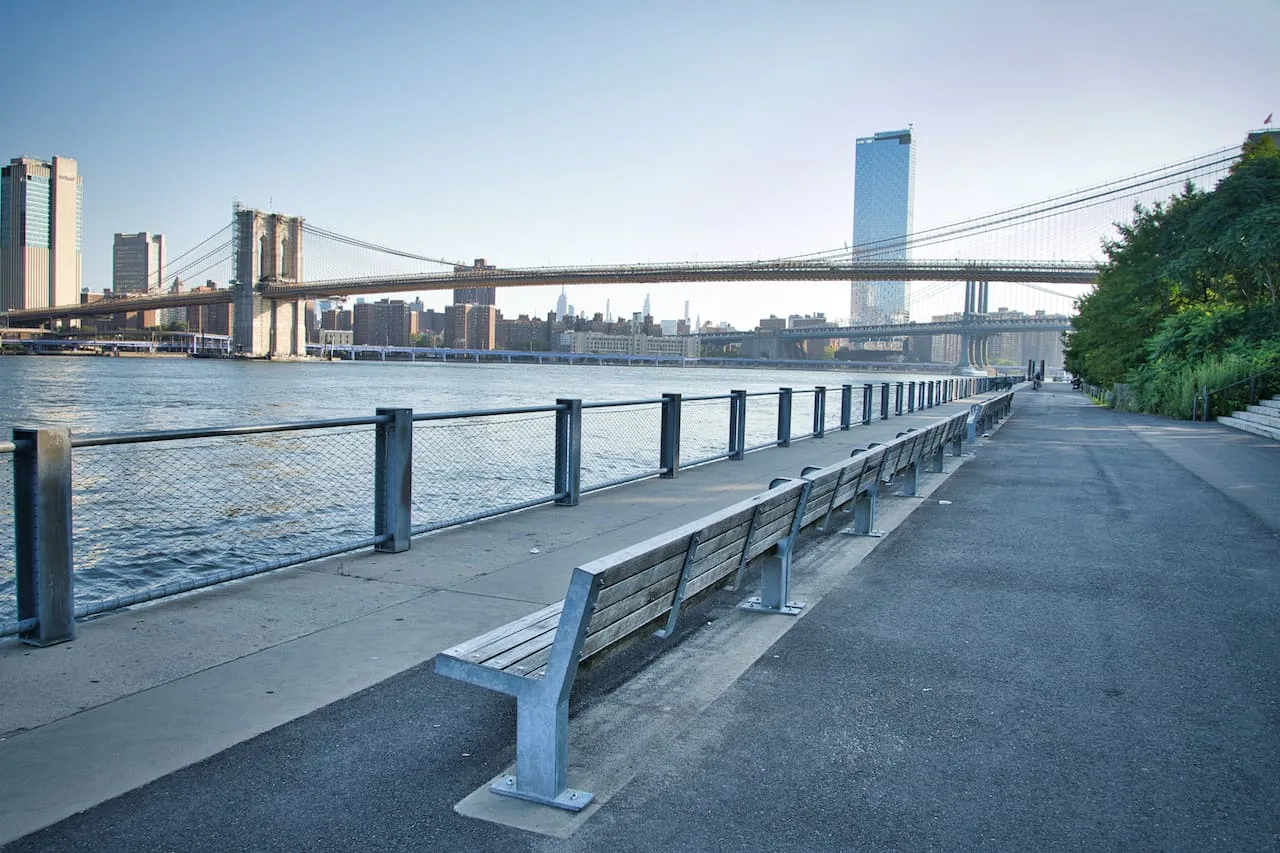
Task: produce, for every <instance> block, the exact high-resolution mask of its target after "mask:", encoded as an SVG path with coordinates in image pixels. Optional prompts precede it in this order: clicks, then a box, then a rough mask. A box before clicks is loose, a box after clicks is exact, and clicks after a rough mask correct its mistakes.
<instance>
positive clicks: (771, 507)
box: [520, 480, 809, 684]
mask: <svg viewBox="0 0 1280 853" xmlns="http://www.w3.org/2000/svg"><path fill="white" fill-rule="evenodd" d="M808 490H809V484H808V483H807V482H805V481H804V480H785V481H783V482H782V483H780V484H779V485H777V486H775V487H773V488H770V489H769V490H768V491H765V492H761V493H760V494H758V495H755V496H753V497H750V498H748V499H746V500H744V501H741V502H739V503H736V504H733V505H732V506H729V507H726V508H725V509H722V510H719V511H718V512H714V513H711V514H709V515H706V516H703V517H702V518H699V519H697V520H695V521H691V522H689V523H688V524H684V525H681V526H680V527H677V528H675V529H673V530H669V531H667V532H666V533H661V534H659V535H657V536H654V537H651V538H649V539H646V540H644V541H643V542H639V543H637V544H635V545H631V546H629V547H627V548H623V549H622V550H620V551H615V552H614V553H612V554H608V555H606V556H604V557H600V558H598V559H595V560H592V561H591V562H589V563H585V564H584V565H582V566H579V567H578V568H576V569H574V570H573V576H572V578H571V579H570V581H569V593H568V595H566V596H565V601H564V605H563V610H562V612H560V613H559V618H558V620H557V622H558V626H557V628H556V637H555V643H554V645H552V646H547V645H546V644H545V643H543V644H542V647H540V648H538V649H537V650H536V651H533V653H532V654H530V655H527V656H525V657H523V658H522V659H521V661H520V663H521V670H522V672H523V673H524V674H525V675H530V676H535V677H536V676H543V675H545V676H546V677H547V678H548V679H551V680H553V681H556V682H557V683H562V684H567V683H569V682H571V681H572V679H571V678H566V674H567V673H569V672H571V671H572V669H573V668H575V667H576V666H577V664H578V662H579V661H583V660H586V659H588V658H590V657H591V656H593V655H596V654H598V653H600V652H602V651H604V650H606V649H608V648H609V647H611V646H614V645H616V644H618V643H620V642H622V641H623V640H626V639H628V638H629V637H631V636H632V635H634V634H636V633H638V632H640V631H641V630H643V629H644V628H645V627H646V626H647V625H649V624H650V623H651V622H653V621H654V620H656V619H660V618H662V617H663V616H665V615H667V614H669V613H670V611H671V610H672V608H673V607H678V606H679V605H680V604H681V603H683V602H684V601H686V600H687V599H689V598H690V597H692V596H694V595H696V594H697V593H699V592H701V591H703V590H705V589H707V588H708V587H711V586H713V585H715V584H717V583H719V582H720V581H722V580H724V579H725V578H727V577H728V576H729V575H731V574H733V573H735V572H737V571H738V570H739V568H740V567H741V566H743V565H745V563H746V562H747V561H749V560H751V559H752V558H754V557H757V556H759V555H760V554H763V553H764V552H765V551H767V550H769V549H770V548H772V547H774V546H777V545H780V544H782V543H783V541H784V540H789V539H790V537H792V536H793V535H794V534H795V532H796V531H797V530H798V529H799V526H798V525H797V524H796V520H797V514H798V513H801V512H802V511H803V507H804V498H805V496H806V495H807V494H808ZM575 649H576V650H577V653H576V655H575V654H574V650H575Z"/></svg>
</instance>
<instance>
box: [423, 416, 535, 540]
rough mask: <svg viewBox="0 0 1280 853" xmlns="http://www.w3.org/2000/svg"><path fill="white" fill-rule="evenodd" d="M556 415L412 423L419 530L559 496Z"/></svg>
mask: <svg viewBox="0 0 1280 853" xmlns="http://www.w3.org/2000/svg"><path fill="white" fill-rule="evenodd" d="M555 461H556V416H555V412H532V413H524V414H518V415H485V416H481V417H470V418H449V419H447V420H425V421H419V422H416V423H415V424H414V426H413V508H412V513H413V516H412V518H413V531H414V532H415V533H421V532H423V531H426V530H434V529H437V528H439V527H444V526H447V525H448V524H450V523H455V524H456V523H458V522H459V521H460V520H464V519H472V518H475V517H477V516H482V515H494V514H497V513H499V512H503V511H504V510H509V509H513V508H516V507H519V506H527V505H528V504H529V503H530V502H534V501H538V500H548V501H549V500H552V499H553V498H554V497H555Z"/></svg>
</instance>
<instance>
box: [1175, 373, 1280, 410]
mask: <svg viewBox="0 0 1280 853" xmlns="http://www.w3.org/2000/svg"><path fill="white" fill-rule="evenodd" d="M1278 370H1280V364H1276V365H1272V366H1271V367H1268V368H1267V369H1266V370H1263V371H1260V372H1258V373H1255V374H1253V375H1252V376H1246V377H1245V378H1244V379H1241V380H1238V381H1236V382H1232V383H1231V384H1230V385H1223V386H1222V387H1221V388H1215V389H1213V390H1212V391H1210V390H1209V389H1208V388H1202V389H1201V391H1200V395H1199V396H1198V397H1196V398H1195V399H1193V400H1192V401H1191V420H1193V421H1195V420H1203V421H1208V420H1209V399H1210V398H1211V397H1212V396H1213V395H1215V394H1220V393H1222V392H1223V391H1230V390H1231V389H1232V388H1236V387H1239V386H1241V385H1245V384H1247V385H1248V386H1249V403H1250V404H1252V403H1255V402H1257V390H1256V389H1257V382H1258V377H1260V376H1266V375H1267V374H1268V373H1275V372H1276V371H1278ZM1200 415H1202V416H1203V418H1201V417H1198V416H1200Z"/></svg>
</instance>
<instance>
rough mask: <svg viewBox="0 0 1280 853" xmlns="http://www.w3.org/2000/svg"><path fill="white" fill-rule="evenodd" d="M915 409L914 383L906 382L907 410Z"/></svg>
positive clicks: (912, 410)
mask: <svg viewBox="0 0 1280 853" xmlns="http://www.w3.org/2000/svg"><path fill="white" fill-rule="evenodd" d="M915 410H916V383H915V382H908V383H907V411H908V412H914V411H915Z"/></svg>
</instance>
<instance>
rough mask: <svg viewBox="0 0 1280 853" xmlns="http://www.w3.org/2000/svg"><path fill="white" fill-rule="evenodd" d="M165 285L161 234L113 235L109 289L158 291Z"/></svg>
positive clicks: (118, 290) (142, 232)
mask: <svg viewBox="0 0 1280 853" xmlns="http://www.w3.org/2000/svg"><path fill="white" fill-rule="evenodd" d="M163 288H164V235H163V234H150V233H148V232H146V231H140V232H138V233H137V234H116V236H115V242H114V243H113V244H112V246H111V290H112V291H113V292H115V293H159V292H160V291H161V290H162V289H163Z"/></svg>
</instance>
